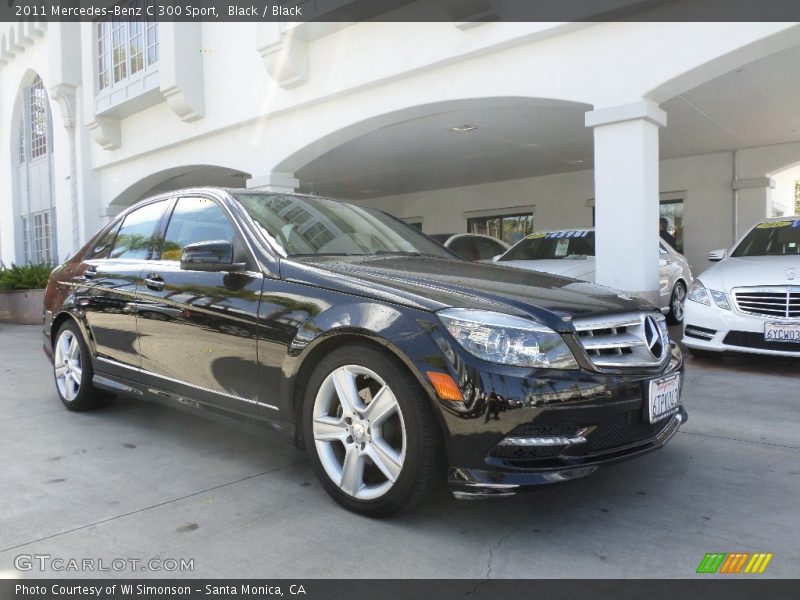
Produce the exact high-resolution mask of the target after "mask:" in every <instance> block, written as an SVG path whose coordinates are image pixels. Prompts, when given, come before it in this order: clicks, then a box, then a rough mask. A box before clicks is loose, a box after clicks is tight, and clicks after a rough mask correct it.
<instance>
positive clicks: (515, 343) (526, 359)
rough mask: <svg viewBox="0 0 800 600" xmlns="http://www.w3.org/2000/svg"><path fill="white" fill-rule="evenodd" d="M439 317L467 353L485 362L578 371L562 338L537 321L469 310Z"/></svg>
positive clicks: (439, 314)
mask: <svg viewBox="0 0 800 600" xmlns="http://www.w3.org/2000/svg"><path fill="white" fill-rule="evenodd" d="M437 315H438V317H439V320H441V322H442V323H443V324H444V326H445V327H446V328H447V330H448V331H449V332H450V335H452V336H453V337H454V338H455V339H456V341H457V342H458V343H459V344H460V345H461V346H462V347H463V348H464V350H466V351H467V352H469V353H470V354H472V355H474V356H477V357H478V358H482V359H483V360H487V361H489V362H493V363H499V364H502V365H514V366H518V367H539V368H548V369H577V368H578V363H576V362H575V357H574V356H573V355H572V352H571V351H570V349H569V348H568V347H567V345H566V343H564V340H563V339H562V338H561V336H560V335H559V334H558V333H556V332H555V331H553V330H552V329H550V328H549V327H546V326H544V325H542V324H540V323H536V322H535V321H531V320H529V319H523V318H520V317H512V316H511V315H505V314H503V313H496V312H491V311H488V310H470V309H465V308H451V309H446V310H443V311H440V312H438V313H437Z"/></svg>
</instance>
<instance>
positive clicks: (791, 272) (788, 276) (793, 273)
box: [786, 267, 797, 281]
mask: <svg viewBox="0 0 800 600" xmlns="http://www.w3.org/2000/svg"><path fill="white" fill-rule="evenodd" d="M796 276H797V271H795V270H794V269H793V268H791V267H789V268H788V269H786V279H788V280H789V281H792V280H793V279H794V278H795V277H796Z"/></svg>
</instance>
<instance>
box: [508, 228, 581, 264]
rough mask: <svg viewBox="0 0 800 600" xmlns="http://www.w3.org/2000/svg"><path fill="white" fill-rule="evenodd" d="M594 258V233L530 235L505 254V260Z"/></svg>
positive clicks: (578, 231) (557, 232)
mask: <svg viewBox="0 0 800 600" xmlns="http://www.w3.org/2000/svg"><path fill="white" fill-rule="evenodd" d="M587 256H594V231H586V230H576V231H566V230H565V231H549V232H547V233H532V234H531V235H529V236H528V237H526V238H525V239H523V240H520V241H519V242H518V243H517V245H516V246H514V247H513V248H511V250H509V251H508V252H506V253H505V254H504V255H503V257H502V258H501V259H500V260H501V261H505V260H552V259H558V258H565V259H581V258H586V257H587Z"/></svg>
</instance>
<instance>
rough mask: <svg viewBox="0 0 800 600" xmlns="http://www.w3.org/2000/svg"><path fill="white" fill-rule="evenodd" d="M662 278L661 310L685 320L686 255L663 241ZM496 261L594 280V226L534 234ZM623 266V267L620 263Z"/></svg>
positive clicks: (688, 276) (689, 274)
mask: <svg viewBox="0 0 800 600" xmlns="http://www.w3.org/2000/svg"><path fill="white" fill-rule="evenodd" d="M659 252H660V264H659V280H660V290H659V295H660V299H661V306H660V308H661V312H663V313H664V314H666V315H667V317H668V319H669V321H670V322H671V323H673V324H678V323H683V305H684V303H685V302H686V293H687V290H688V289H689V287H690V286H691V285H692V271H691V269H690V268H689V263H688V262H687V261H686V258H685V257H684V256H683V255H682V254H680V253H678V251H677V250H675V248H673V247H672V246H670V245H669V244H667V243H666V242H665V241H664V240H660V244H659ZM494 261H495V262H497V263H498V264H501V265H505V266H508V267H517V268H519V269H528V270H531V271H543V272H545V273H553V274H555V275H563V276H565V277H572V278H574V279H582V280H584V281H589V282H592V283H594V278H595V254H594V228H590V227H587V228H580V229H559V230H555V231H539V232H536V233H532V234H530V235H528V236H526V237H524V238H523V239H521V240H520V241H519V242H517V243H516V244H514V246H512V247H511V249H510V250H508V251H507V252H505V253H504V254H501V255H499V256H496V257H495V258H494ZM620 267H621V268H622V266H620Z"/></svg>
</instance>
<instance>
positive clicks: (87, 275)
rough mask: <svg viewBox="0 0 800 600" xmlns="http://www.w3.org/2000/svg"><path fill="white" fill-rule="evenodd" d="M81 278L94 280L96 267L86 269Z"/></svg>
mask: <svg viewBox="0 0 800 600" xmlns="http://www.w3.org/2000/svg"><path fill="white" fill-rule="evenodd" d="M83 276H84V277H85V278H86V279H94V278H95V277H97V267H86V270H85V271H84V272H83Z"/></svg>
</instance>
